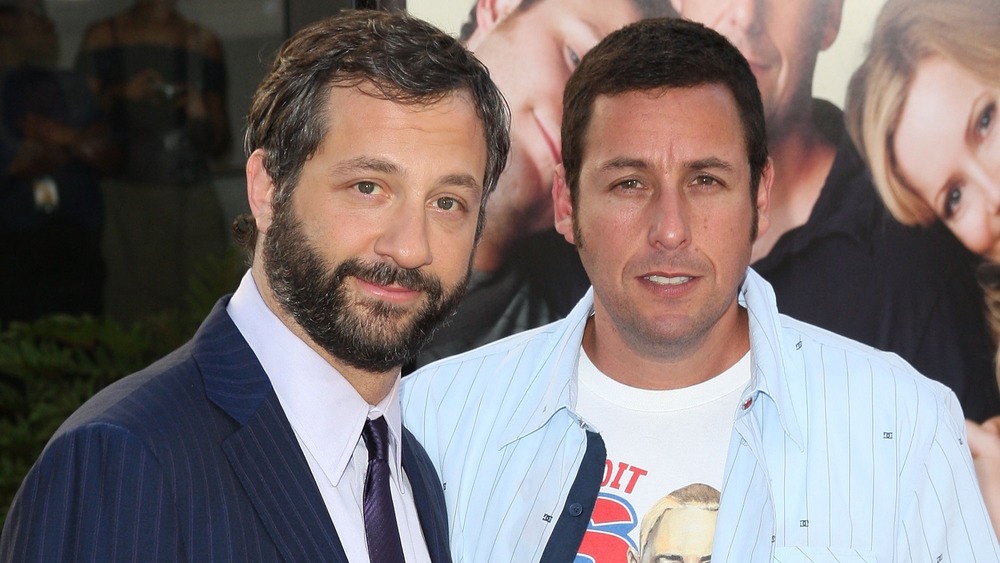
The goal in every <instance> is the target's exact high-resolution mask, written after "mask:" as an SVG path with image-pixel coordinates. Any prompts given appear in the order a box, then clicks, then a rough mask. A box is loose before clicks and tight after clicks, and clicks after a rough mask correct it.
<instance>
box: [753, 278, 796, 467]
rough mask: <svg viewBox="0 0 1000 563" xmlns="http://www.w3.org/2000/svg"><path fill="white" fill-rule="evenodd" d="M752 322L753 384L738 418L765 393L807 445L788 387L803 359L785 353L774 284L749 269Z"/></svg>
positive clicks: (793, 433)
mask: <svg viewBox="0 0 1000 563" xmlns="http://www.w3.org/2000/svg"><path fill="white" fill-rule="evenodd" d="M739 302H740V305H741V306H743V307H745V308H746V310H747V314H748V317H749V321H750V356H751V361H752V364H751V370H750V386H749V388H748V391H747V394H746V396H745V397H744V401H743V404H742V405H741V407H742V408H740V410H739V411H738V412H737V417H739V416H743V415H746V414H747V413H748V412H750V407H751V406H753V404H754V402H756V401H757V397H759V396H760V395H765V396H767V397H769V398H770V399H771V401H772V402H773V403H774V406H775V408H776V409H777V413H778V419H779V421H780V422H781V427H782V428H783V429H784V431H785V433H786V434H788V436H789V438H791V439H792V440H793V441H794V442H795V443H796V444H798V445H799V447H804V445H805V441H804V439H803V435H804V431H803V428H802V427H801V425H800V424H799V420H798V416H797V415H796V413H795V407H794V405H793V403H792V400H791V393H790V391H789V389H788V379H787V375H786V372H788V371H796V370H802V369H804V366H803V365H802V361H801V359H799V358H798V357H797V356H795V355H793V354H787V353H785V347H786V343H785V341H784V332H783V330H782V328H781V315H780V314H779V313H778V306H777V300H776V299H775V296H774V290H773V289H772V288H771V285H770V284H768V283H767V282H766V281H764V278H762V277H760V275H759V274H757V272H755V271H753V270H752V269H749V268H748V269H747V275H746V278H745V279H744V281H743V287H742V288H741V289H740V294H739Z"/></svg>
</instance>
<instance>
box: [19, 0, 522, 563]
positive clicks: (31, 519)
mask: <svg viewBox="0 0 1000 563" xmlns="http://www.w3.org/2000/svg"><path fill="white" fill-rule="evenodd" d="M428 54H432V55H431V56H429V55H428ZM247 121H248V131H247V135H246V150H247V153H248V155H249V158H248V160H247V167H246V171H247V194H248V198H249V203H250V209H251V211H252V214H253V216H252V218H245V219H243V220H242V221H240V222H239V223H238V225H239V226H240V229H239V231H240V234H241V237H242V239H243V240H244V241H245V242H246V243H247V244H248V247H249V249H250V250H251V252H252V265H251V268H250V271H249V272H247V274H246V275H245V276H244V278H243V281H242V283H241V284H240V286H239V288H238V289H237V290H236V292H235V294H234V295H232V297H231V298H224V299H223V300H221V301H220V302H219V304H218V305H217V306H216V308H215V310H214V311H212V313H211V314H210V315H209V317H208V318H207V319H206V320H205V322H204V324H203V325H202V327H201V328H200V329H199V331H198V333H197V334H196V335H195V336H194V338H193V340H192V341H191V342H190V343H188V344H187V345H185V346H184V347H182V348H180V349H179V350H177V351H175V352H174V353H173V354H171V355H170V356H168V357H167V358H165V359H163V360H161V361H160V362H157V363H156V364H154V365H152V366H150V367H149V368H147V369H145V370H143V371H141V372H139V373H137V374H134V375H131V376H129V377H126V378H125V379H123V380H121V381H119V382H117V383H115V384H113V385H111V386H110V387H108V388H107V389H105V390H104V391H102V392H100V393H99V394H97V395H96V396H95V397H93V398H92V399H91V400H90V401H88V402H87V403H86V404H85V405H84V406H82V407H81V408H80V409H79V410H78V411H77V412H76V413H75V414H74V415H73V416H72V417H71V418H70V419H69V420H68V421H67V422H66V423H65V424H63V426H62V427H61V428H60V429H59V430H58V431H57V432H56V434H55V436H53V438H52V440H51V441H50V442H49V444H48V445H47V446H46V449H45V451H44V452H43V453H42V456H41V458H40V459H39V460H38V462H37V463H36V464H35V466H34V467H33V468H32V470H31V472H30V473H29V475H28V476H27V478H26V479H25V481H24V484H23V485H22V487H21V490H20V491H19V493H18V495H17V497H16V498H15V500H14V504H13V505H12V507H11V510H10V512H9V515H8V517H7V522H6V526H5V529H4V534H3V539H2V542H0V560H3V561H18V562H22V561H65V560H86V561H126V560H127V561H279V560H280V561H309V562H314V561H340V562H346V561H369V560H370V561H372V562H378V563H383V562H399V563H401V562H402V561H403V560H404V559H405V560H406V561H411V562H412V561H450V557H449V550H448V542H447V520H446V513H445V507H444V499H443V498H442V495H441V493H442V491H441V486H440V482H439V481H438V479H437V477H436V475H435V474H434V470H433V467H432V466H431V465H430V462H429V460H428V459H427V457H426V454H425V453H424V451H423V450H422V449H421V448H420V446H419V444H417V442H416V441H415V440H414V439H413V437H412V435H410V434H409V433H408V432H407V431H406V429H405V428H403V427H402V426H401V423H400V413H399V403H398V386H399V374H400V366H401V365H402V364H403V363H404V362H406V361H408V360H409V359H410V358H411V357H412V356H413V355H414V354H415V353H416V350H417V349H418V348H419V346H420V345H421V344H422V343H423V341H425V340H426V339H427V337H428V336H429V334H430V333H431V332H432V331H433V329H434V326H435V325H436V324H437V323H438V322H439V321H440V320H441V319H442V318H443V317H444V316H445V315H447V314H448V312H449V311H450V310H451V309H452V308H453V307H454V305H455V303H456V302H457V300H458V298H459V297H460V296H461V294H462V291H463V288H464V286H465V283H466V280H467V278H468V275H469V264H470V262H471V259H472V254H473V250H474V247H475V244H476V241H477V239H478V237H479V234H480V233H481V229H482V225H483V218H484V215H485V208H484V206H485V203H486V199H487V197H488V195H489V194H490V192H491V191H492V190H493V188H494V186H495V185H496V181H497V177H498V176H499V174H500V171H501V170H502V169H503V167H504V164H505V161H506V157H507V150H508V147H509V137H508V129H507V127H508V123H509V117H508V112H507V108H506V105H505V104H504V102H503V99H502V97H501V95H500V93H499V91H498V90H497V89H496V87H495V86H494V85H493V83H492V81H490V79H489V77H488V74H487V71H486V69H485V67H483V66H482V65H481V64H480V63H479V62H478V61H476V60H475V58H474V57H472V55H471V54H470V53H469V52H468V51H466V50H465V49H464V48H463V47H462V46H461V45H459V44H458V43H457V42H456V41H455V40H454V39H452V38H451V37H449V36H448V35H446V34H444V33H443V32H441V31H440V30H437V29H435V28H433V27H432V26H430V25H428V24H426V23H424V22H421V21H419V20H416V19H414V18H411V17H409V16H406V15H404V14H402V13H385V12H363V11H362V12H346V13H344V14H341V15H339V16H336V17H333V18H330V19H327V20H324V21H322V22H319V23H317V24H314V25H312V26H310V27H308V28H306V29H304V30H302V31H300V32H299V33H298V34H296V35H295V36H294V37H293V38H291V39H290V40H289V41H288V42H286V44H285V45H284V46H283V47H282V50H281V52H280V53H279V54H278V58H277V60H276V61H275V62H274V64H273V66H272V68H271V70H270V72H269V74H268V75H267V76H266V77H265V78H264V81H263V83H262V84H261V85H260V87H259V88H258V90H257V92H256V94H255V95H254V98H253V101H252V103H251V108H250V113H249V117H248V120H247Z"/></svg>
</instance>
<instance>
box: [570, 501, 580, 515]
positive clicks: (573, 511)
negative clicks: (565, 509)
mask: <svg viewBox="0 0 1000 563" xmlns="http://www.w3.org/2000/svg"><path fill="white" fill-rule="evenodd" d="M581 514H583V505H582V504H580V503H578V502H574V503H573V504H571V505H569V515H570V516H579V515H581Z"/></svg>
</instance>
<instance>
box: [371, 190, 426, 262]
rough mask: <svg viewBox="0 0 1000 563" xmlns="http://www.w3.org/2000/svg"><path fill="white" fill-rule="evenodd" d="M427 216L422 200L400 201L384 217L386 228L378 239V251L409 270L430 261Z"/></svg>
mask: <svg viewBox="0 0 1000 563" xmlns="http://www.w3.org/2000/svg"><path fill="white" fill-rule="evenodd" d="M427 219H428V218H427V213H426V212H425V210H424V208H423V206H422V205H421V204H420V203H418V202H401V203H400V204H399V205H398V206H397V207H396V209H395V210H394V212H392V213H389V214H388V216H387V217H386V218H385V223H386V224H385V226H384V230H383V231H382V233H381V235H379V237H378V239H376V241H375V253H376V254H378V255H379V256H382V257H385V258H390V259H391V260H392V261H393V262H395V263H396V265H397V266H399V267H400V268H405V269H408V270H413V269H416V268H419V267H421V266H426V265H427V264H430V263H431V246H430V240H429V238H428V233H427Z"/></svg>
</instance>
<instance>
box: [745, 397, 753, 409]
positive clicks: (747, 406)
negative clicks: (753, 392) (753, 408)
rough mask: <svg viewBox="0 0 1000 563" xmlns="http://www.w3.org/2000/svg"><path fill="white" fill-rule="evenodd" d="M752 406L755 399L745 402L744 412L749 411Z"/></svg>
mask: <svg viewBox="0 0 1000 563" xmlns="http://www.w3.org/2000/svg"><path fill="white" fill-rule="evenodd" d="M752 404H753V397H751V398H749V399H747V400H746V401H743V410H747V409H748V408H750V405H752Z"/></svg>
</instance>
